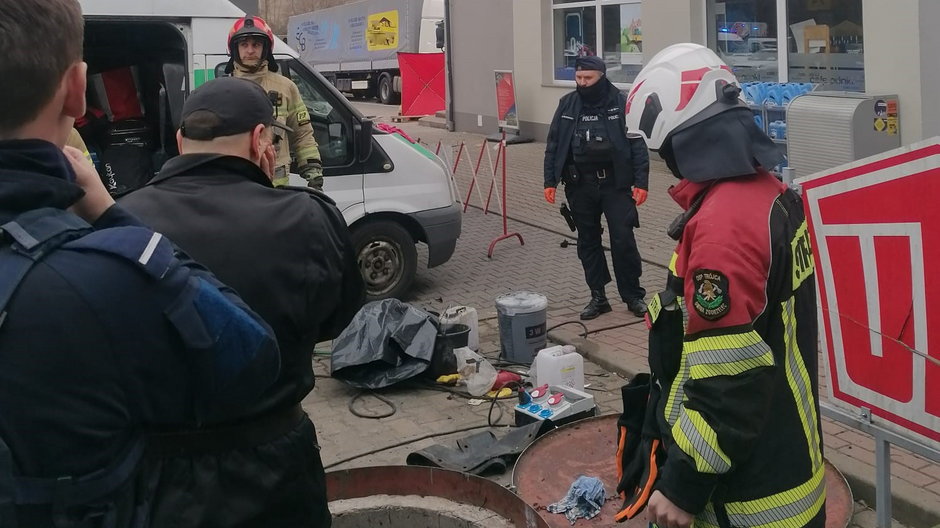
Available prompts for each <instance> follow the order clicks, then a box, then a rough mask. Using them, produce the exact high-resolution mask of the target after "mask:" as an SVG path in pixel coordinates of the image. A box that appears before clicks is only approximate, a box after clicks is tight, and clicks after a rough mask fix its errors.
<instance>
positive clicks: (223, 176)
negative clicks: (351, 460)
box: [121, 77, 365, 527]
mask: <svg viewBox="0 0 940 528" xmlns="http://www.w3.org/2000/svg"><path fill="white" fill-rule="evenodd" d="M273 110H274V109H273V106H272V104H271V101H270V99H269V98H268V97H267V94H266V93H265V92H264V89H262V88H261V87H260V86H259V85H258V84H257V83H254V82H251V81H249V80H245V79H238V78H234V77H225V78H219V79H216V80H213V81H209V82H208V83H206V84H204V85H203V86H202V87H200V88H199V89H197V90H196V91H195V92H193V94H192V95H191V96H190V97H189V99H188V100H187V101H186V103H185V105H184V106H183V116H182V126H181V127H180V130H179V132H178V134H177V141H178V143H179V150H180V152H181V153H182V155H181V156H179V157H177V158H174V159H171V160H170V161H168V162H167V163H166V165H164V167H163V170H162V171H161V172H160V174H159V175H158V176H156V177H155V178H154V179H153V180H151V181H150V183H148V184H147V185H146V186H145V187H143V188H141V189H139V190H137V191H135V192H133V193H131V194H129V195H127V196H126V197H125V198H123V199H122V200H121V204H122V205H123V206H124V207H125V208H127V209H129V210H130V211H132V212H134V213H135V214H137V215H138V216H139V217H140V218H141V219H143V220H144V221H145V222H147V223H148V224H149V225H151V226H153V227H154V228H157V229H159V230H160V231H161V232H163V233H165V234H166V235H167V236H169V237H171V238H172V239H173V240H174V241H176V243H177V244H179V245H180V247H181V248H182V249H183V250H184V251H186V252H188V253H189V254H190V255H191V256H192V257H193V258H195V259H196V260H198V261H199V262H201V263H203V264H205V265H206V266H208V267H209V268H210V269H211V270H212V271H213V272H215V273H216V275H218V276H219V277H220V278H221V279H222V280H223V281H225V283H226V284H229V285H231V286H232V287H233V288H234V289H235V290H236V291H238V292H239V293H240V294H241V295H242V298H244V299H245V301H246V302H247V303H248V305H249V306H250V307H252V308H253V309H254V310H255V311H257V312H258V314H259V315H261V317H263V318H264V319H265V320H266V321H267V322H268V323H269V324H270V325H271V327H272V328H273V329H274V333H275V335H276V337H277V340H278V344H279V345H280V348H281V373H280V376H279V377H278V379H277V381H276V382H275V384H274V385H273V386H272V387H271V388H270V389H269V390H268V391H267V392H266V393H265V394H264V395H262V397H261V398H259V399H257V401H255V402H254V404H253V405H251V406H250V407H249V408H247V409H245V413H244V416H245V418H244V419H243V420H240V421H238V422H235V423H225V424H211V426H210V427H208V428H202V429H198V430H194V431H184V432H178V431H174V432H168V433H166V434H158V435H155V436H154V438H153V442H152V443H153V449H152V451H153V452H154V454H155V456H154V457H153V459H151V460H152V462H153V463H154V465H155V468H156V469H157V471H155V473H154V474H156V475H159V480H158V482H156V483H155V485H156V499H155V501H154V507H153V511H152V513H151V519H152V525H153V526H214V527H231V526H297V527H324V526H329V525H330V513H329V510H328V508H327V501H326V487H325V480H324V479H325V476H324V471H323V465H322V463H321V461H320V453H319V447H318V446H317V438H316V432H315V430H314V426H313V423H312V422H311V421H310V419H309V418H308V417H307V415H306V414H305V413H304V411H303V409H302V408H301V405H300V402H301V400H302V399H303V398H304V397H305V396H307V394H309V393H310V391H311V390H312V389H313V385H314V375H313V367H312V353H313V348H314V345H315V344H316V343H317V342H319V341H323V340H327V339H332V338H334V337H335V336H337V335H338V334H339V333H340V332H341V331H342V330H343V328H345V327H346V325H347V324H348V323H349V321H350V320H351V319H352V317H353V315H355V313H356V312H357V311H358V310H359V308H360V306H361V305H362V303H363V300H364V295H365V293H364V287H363V283H362V278H361V275H360V273H359V268H358V266H357V265H356V260H355V256H354V253H353V249H352V243H351V242H350V239H349V231H348V229H347V227H346V224H345V222H344V220H343V216H342V214H341V213H340V212H339V210H337V208H336V206H335V205H334V203H333V202H332V201H331V200H330V199H329V198H327V197H326V196H325V195H323V194H321V193H319V192H316V191H314V190H312V189H308V188H299V187H277V188H275V187H273V185H272V183H271V177H272V175H273V173H274V170H273V169H274V166H275V161H274V159H275V158H274V149H273V148H272V130H271V127H276V126H281V125H279V124H278V122H277V121H275V120H274V117H273V116H274V111H273Z"/></svg>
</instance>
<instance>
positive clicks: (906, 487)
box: [548, 329, 940, 528]
mask: <svg viewBox="0 0 940 528" xmlns="http://www.w3.org/2000/svg"><path fill="white" fill-rule="evenodd" d="M548 339H549V340H550V341H553V342H555V343H560V344H563V345H573V346H574V347H575V348H577V349H578V352H580V353H581V355H583V356H584V357H585V359H588V360H590V361H591V362H593V363H595V364H597V365H599V366H601V367H603V368H605V369H607V370H609V371H611V372H616V373H618V374H621V375H623V376H626V377H628V378H629V377H633V376H634V375H636V374H637V373H638V372H639V371H640V370H637V366H636V365H629V364H628V362H627V361H625V360H624V358H623V354H618V353H617V351H616V350H615V349H614V348H613V347H610V346H606V345H602V344H599V343H596V342H593V341H591V340H590V339H585V338H583V337H581V335H580V334H578V333H577V332H571V331H568V330H560V329H559V330H554V331H552V332H549V334H548ZM824 434H825V433H824ZM826 459H828V460H829V461H830V462H832V464H833V465H834V466H835V467H837V468H839V471H841V472H842V474H843V475H844V476H845V479H846V480H847V481H848V483H849V487H850V488H851V489H852V494H853V496H854V497H855V500H863V501H865V503H866V504H868V505H869V506H871V507H874V505H875V475H874V472H873V471H872V469H871V467H869V466H867V465H865V464H862V463H861V462H859V461H857V460H855V459H853V458H851V457H848V456H846V455H844V454H842V453H839V452H838V451H836V450H834V449H829V450H827V451H826ZM895 464H896V462H895ZM891 496H892V501H891V507H892V511H891V513H892V517H893V518H894V519H896V520H898V521H900V522H902V523H904V524H906V525H909V526H913V527H928V526H933V527H934V528H938V527H940V504H934V503H933V497H931V496H930V494H929V493H928V492H926V491H924V490H923V489H921V488H918V487H917V486H914V485H912V484H909V483H907V482H904V481H902V480H900V479H897V478H892V479H891Z"/></svg>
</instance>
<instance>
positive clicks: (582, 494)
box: [548, 475, 606, 524]
mask: <svg viewBox="0 0 940 528" xmlns="http://www.w3.org/2000/svg"><path fill="white" fill-rule="evenodd" d="M605 495H606V492H605V491H604V483H603V482H601V480H600V479H598V478H595V477H585V476H584V475H581V476H579V477H578V478H577V479H575V481H574V482H573V483H572V484H571V487H570V488H568V494H567V495H565V498H563V499H561V500H560V501H558V502H556V503H554V504H550V505H549V506H548V511H550V512H552V513H564V514H565V517H567V518H568V521H569V522H571V524H574V523H575V521H577V520H578V519H581V518H584V519H592V518H594V517H595V516H596V515H597V514H598V513H600V512H601V507H602V506H604V500H605Z"/></svg>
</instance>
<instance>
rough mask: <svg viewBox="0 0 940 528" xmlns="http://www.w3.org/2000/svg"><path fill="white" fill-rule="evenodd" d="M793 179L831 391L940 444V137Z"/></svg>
mask: <svg viewBox="0 0 940 528" xmlns="http://www.w3.org/2000/svg"><path fill="white" fill-rule="evenodd" d="M891 111H892V109H890V108H889V105H888V104H887V102H886V104H885V107H884V114H885V116H884V118H885V120H887V118H888V117H889V115H890V113H891ZM893 111H894V112H896V111H897V109H896V107H895V108H893ZM799 183H801V184H802V187H803V196H804V199H805V204H806V209H807V220H808V222H809V229H810V233H811V234H812V240H813V253H814V257H815V260H816V280H817V285H818V291H819V310H820V312H819V317H820V323H821V324H820V328H819V333H820V342H821V344H822V347H823V352H824V356H825V358H826V367H827V376H828V378H829V380H830V383H829V391H830V397H831V399H832V400H833V401H834V402H836V403H837V404H838V405H839V406H841V407H843V408H848V409H849V410H850V411H851V413H852V414H853V415H854V416H860V415H870V416H871V421H872V423H875V424H877V425H881V426H883V427H885V428H886V429H889V430H891V431H893V432H896V433H897V434H899V435H901V436H903V437H905V438H909V439H911V440H913V441H914V442H917V443H919V444H921V445H926V446H928V447H931V448H933V449H938V448H940V310H938V309H936V306H938V304H940V208H937V207H936V205H935V204H934V203H933V200H926V199H923V198H921V197H924V196H937V195H938V193H940V138H934V139H932V140H929V141H925V142H923V143H920V144H917V145H914V146H911V147H906V148H902V149H897V150H894V151H891V152H888V153H884V154H880V155H878V156H875V157H871V158H867V159H865V160H862V161H858V162H855V163H852V164H849V165H844V166H842V167H839V168H836V169H831V170H829V171H826V172H823V173H820V174H817V175H814V176H809V177H807V178H805V179H803V180H801V181H800V182H799ZM866 410H868V411H870V414H869V413H867V412H866Z"/></svg>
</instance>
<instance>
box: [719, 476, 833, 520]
mask: <svg viewBox="0 0 940 528" xmlns="http://www.w3.org/2000/svg"><path fill="white" fill-rule="evenodd" d="M825 474H826V468H825V466H820V467H818V468H816V471H814V472H813V476H812V477H811V478H810V479H809V480H808V481H806V482H804V483H803V484H800V485H799V486H797V487H795V488H793V489H789V490H786V491H782V492H780V493H776V494H774V495H770V496H769V497H763V498H760V499H754V500H750V501H744V502H729V503H727V504H725V509H726V510H727V512H728V520H729V521H730V523H731V525H732V526H749V527H751V528H792V527H794V526H806V524H807V523H809V522H810V521H811V520H812V519H813V517H815V516H816V514H817V513H819V509H820V508H822V507H823V505H824V504H825V502H826V480H825V478H824V477H825Z"/></svg>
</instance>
